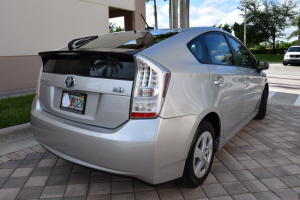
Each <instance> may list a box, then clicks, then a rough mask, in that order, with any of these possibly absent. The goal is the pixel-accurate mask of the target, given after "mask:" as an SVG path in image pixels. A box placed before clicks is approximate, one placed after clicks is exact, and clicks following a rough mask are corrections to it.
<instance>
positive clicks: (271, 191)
mask: <svg viewBox="0 0 300 200" xmlns="http://www.w3.org/2000/svg"><path fill="white" fill-rule="evenodd" d="M299 122H300V107H287V106H280V105H270V104H269V107H268V114H267V117H266V119H264V120H262V121H257V120H253V121H251V122H250V123H249V124H248V125H247V126H246V127H245V128H244V129H243V130H242V131H240V132H239V134H238V135H237V136H235V137H234V138H233V139H232V140H231V141H230V142H229V143H228V144H227V145H226V146H225V147H224V148H223V149H222V150H221V151H220V152H218V153H217V154H216V156H215V159H214V163H213V167H212V172H211V173H210V175H209V177H208V179H207V180H206V181H205V183H204V184H203V185H202V186H201V187H198V188H196V189H188V188H183V187H181V186H178V185H177V184H176V181H172V182H168V183H165V184H162V185H159V186H151V185H147V184H144V183H142V182H140V181H138V180H133V179H130V178H127V177H119V176H114V175H111V174H107V173H102V172H99V171H96V170H92V169H89V168H85V167H81V166H79V165H75V164H72V163H69V162H67V161H64V160H62V159H60V158H57V157H56V156H55V155H53V154H51V153H49V152H46V151H45V150H44V149H43V148H41V147H39V146H35V147H33V148H32V149H25V150H23V151H19V152H16V153H13V154H11V155H8V157H10V158H14V159H12V160H11V161H6V162H3V163H2V165H1V166H0V186H1V189H0V199H1V200H4V199H72V200H77V199H78V200H79V199H100V200H102V199H103V200H106V199H129V200H131V199H142V200H147V199H172V200H173V199H224V200H225V199H242V200H247V199H262V200H268V199H272V200H276V199H288V200H291V199H297V200H298V199H299V193H300V123H299ZM33 151H35V152H34V153H29V152H33ZM26 152H27V153H26ZM28 153H29V154H28ZM26 154H27V155H26ZM120 164H121V163H120Z"/></svg>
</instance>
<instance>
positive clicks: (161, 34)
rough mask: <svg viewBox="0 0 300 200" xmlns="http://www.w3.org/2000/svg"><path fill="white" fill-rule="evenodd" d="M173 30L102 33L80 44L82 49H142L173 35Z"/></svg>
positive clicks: (175, 32)
mask: <svg viewBox="0 0 300 200" xmlns="http://www.w3.org/2000/svg"><path fill="white" fill-rule="evenodd" d="M178 33H179V32H178V31H174V30H154V31H151V32H147V31H130V32H120V33H112V34H107V35H102V36H100V37H99V38H97V39H95V40H93V41H91V42H89V43H87V44H85V45H83V46H81V47H80V48H83V49H131V50H136V51H141V50H144V49H146V48H148V47H150V46H152V45H154V44H155V43H159V42H161V41H163V40H165V39H167V38H169V37H172V36H173V35H176V34H178Z"/></svg>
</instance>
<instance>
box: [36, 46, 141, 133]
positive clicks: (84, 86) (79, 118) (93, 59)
mask: <svg viewBox="0 0 300 200" xmlns="http://www.w3.org/2000/svg"><path fill="white" fill-rule="evenodd" d="M40 56H41V58H42V60H43V71H42V75H41V81H40V92H39V98H40V102H41V105H42V108H43V109H44V110H45V111H46V112H48V113H51V114H53V115H56V116H59V117H62V118H65V119H69V120H72V121H76V122H80V123H84V124H89V125H94V126H100V127H105V128H116V127H118V126H120V125H122V124H123V123H124V122H126V121H127V120H128V119H129V114H130V103H131V92H132V86H133V81H134V78H135V64H134V58H133V56H132V55H130V54H124V53H111V52H107V53H105V52H91V51H89V52H84V51H83V52H80V51H76V52H68V51H65V52H57V51H56V52H43V53H40Z"/></svg>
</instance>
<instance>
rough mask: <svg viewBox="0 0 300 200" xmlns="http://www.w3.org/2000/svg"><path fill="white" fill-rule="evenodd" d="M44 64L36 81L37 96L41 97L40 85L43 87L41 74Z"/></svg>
mask: <svg viewBox="0 0 300 200" xmlns="http://www.w3.org/2000/svg"><path fill="white" fill-rule="evenodd" d="M42 71H43V66H42V67H41V69H40V73H39V75H38V79H37V83H36V89H35V95H36V97H37V98H40V87H41V76H42Z"/></svg>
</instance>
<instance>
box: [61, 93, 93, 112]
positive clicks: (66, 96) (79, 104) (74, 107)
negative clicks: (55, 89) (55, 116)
mask: <svg viewBox="0 0 300 200" xmlns="http://www.w3.org/2000/svg"><path fill="white" fill-rule="evenodd" d="M86 99H87V94H84V93H80V92H72V91H63V92H62V97H61V102H60V109H62V110H66V111H69V112H73V113H78V114H84V111H85V104H86Z"/></svg>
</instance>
